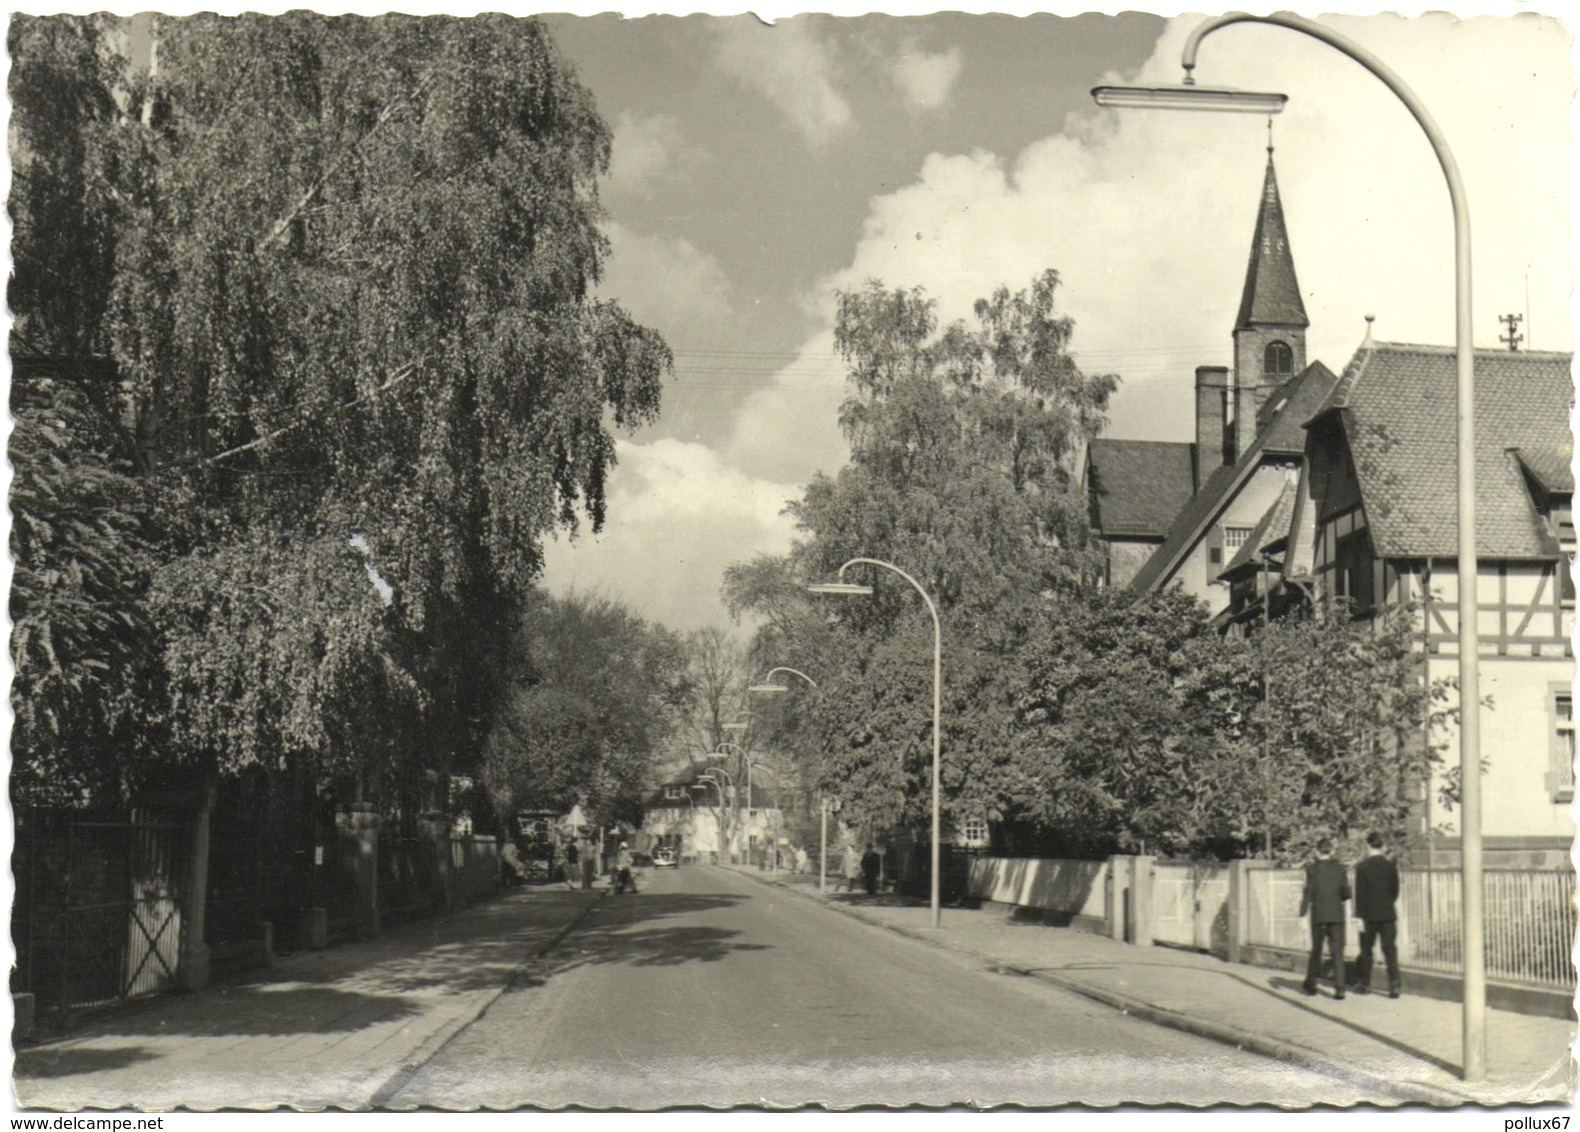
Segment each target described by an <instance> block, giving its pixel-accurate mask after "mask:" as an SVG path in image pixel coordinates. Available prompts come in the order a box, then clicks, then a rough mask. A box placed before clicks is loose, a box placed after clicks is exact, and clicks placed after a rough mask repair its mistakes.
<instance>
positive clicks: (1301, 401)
mask: <svg viewBox="0 0 1580 1132" xmlns="http://www.w3.org/2000/svg"><path fill="white" fill-rule="evenodd" d="M1338 380H1339V379H1338V377H1337V376H1335V375H1334V373H1333V371H1332V370H1330V369H1329V368H1328V367H1327V366H1325V365H1323V364H1322V363H1321V362H1312V363H1311V364H1310V365H1309V366H1307V367H1306V368H1305V369H1304V370H1303V371H1301V373H1300V375H1299V376H1298V377H1295V378H1294V379H1292V380H1290V381H1286V382H1285V383H1284V384H1283V385H1281V386H1279V387H1278V388H1277V389H1276V390H1274V391H1273V393H1272V395H1271V396H1269V397H1268V399H1267V404H1266V405H1264V406H1263V414H1264V415H1263V416H1261V418H1260V419H1261V420H1262V421H1263V422H1265V423H1263V424H1262V427H1261V431H1260V432H1259V433H1258V434H1257V443H1258V444H1260V445H1261V447H1262V450H1263V451H1264V452H1266V453H1267V454H1268V455H1285V456H1304V455H1305V454H1306V428H1305V425H1306V421H1308V420H1310V419H1311V415H1312V414H1313V413H1315V412H1316V411H1317V410H1318V409H1319V408H1321V407H1322V405H1323V403H1324V402H1326V401H1327V399H1328V396H1329V394H1331V393H1332V392H1333V387H1334V386H1335V385H1337V384H1338Z"/></svg>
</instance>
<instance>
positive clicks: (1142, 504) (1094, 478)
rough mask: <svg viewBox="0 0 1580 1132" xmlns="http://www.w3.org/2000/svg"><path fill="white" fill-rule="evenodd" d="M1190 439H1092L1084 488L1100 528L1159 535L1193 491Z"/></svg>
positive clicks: (1114, 533)
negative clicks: (1187, 440)
mask: <svg viewBox="0 0 1580 1132" xmlns="http://www.w3.org/2000/svg"><path fill="white" fill-rule="evenodd" d="M1192 447H1193V446H1192V445H1190V444H1183V443H1179V442H1176V441H1162V440H1101V439H1100V440H1094V441H1092V443H1091V446H1090V447H1089V448H1088V449H1087V453H1086V460H1087V472H1086V474H1087V490H1088V492H1089V493H1090V494H1091V498H1092V500H1093V505H1094V507H1095V508H1096V515H1095V518H1096V521H1097V527H1098V530H1099V532H1100V533H1101V534H1102V535H1104V536H1106V537H1109V538H1113V537H1123V536H1126V535H1129V536H1132V537H1136V536H1146V535H1152V536H1154V537H1157V538H1162V537H1163V536H1164V535H1165V534H1167V533H1168V529H1169V524H1170V523H1172V522H1173V521H1174V516H1176V515H1178V514H1179V511H1180V508H1181V507H1183V506H1185V503H1186V501H1188V500H1189V499H1190V496H1191V486H1192V483H1193V480H1194V476H1193V474H1192V470H1191V448H1192Z"/></svg>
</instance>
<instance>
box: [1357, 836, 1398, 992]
mask: <svg viewBox="0 0 1580 1132" xmlns="http://www.w3.org/2000/svg"><path fill="white" fill-rule="evenodd" d="M1398 900H1399V867H1398V866H1397V865H1395V864H1394V863H1393V861H1392V860H1391V859H1390V858H1389V857H1388V855H1387V854H1386V853H1384V852H1383V838H1382V834H1380V833H1377V832H1375V831H1374V832H1372V833H1369V834H1367V835H1366V859H1365V860H1364V861H1362V862H1361V863H1360V864H1358V865H1356V866H1355V915H1356V917H1357V918H1359V919H1360V921H1361V954H1360V962H1359V963H1358V964H1357V970H1356V972H1355V993H1356V994H1370V993H1371V991H1372V987H1371V981H1372V945H1373V944H1374V943H1376V942H1378V941H1379V940H1380V941H1381V942H1382V953H1383V963H1384V965H1385V966H1386V967H1387V968H1388V997H1389V998H1398V997H1399V984H1400V982H1401V980H1400V978H1399V946H1398V930H1399V913H1398V908H1397V904H1398Z"/></svg>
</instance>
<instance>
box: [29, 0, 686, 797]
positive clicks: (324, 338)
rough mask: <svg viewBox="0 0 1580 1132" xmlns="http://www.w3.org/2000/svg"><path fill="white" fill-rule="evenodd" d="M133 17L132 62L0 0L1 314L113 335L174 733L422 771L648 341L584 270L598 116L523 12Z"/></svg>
mask: <svg viewBox="0 0 1580 1132" xmlns="http://www.w3.org/2000/svg"><path fill="white" fill-rule="evenodd" d="M152 26H153V31H154V46H155V57H156V59H157V67H156V68H152V69H150V70H149V71H146V72H143V71H139V70H138V69H137V68H135V67H133V66H130V65H129V61H128V60H127V59H126V58H124V57H122V56H120V55H118V54H117V51H118V49H119V47H120V46H124V43H125V39H124V37H123V36H120V35H119V34H117V31H116V29H115V28H114V27H113V26H112V25H111V24H109V23H108V22H105V21H95V20H76V19H59V18H48V19H30V18H26V17H24V18H22V19H21V20H19V21H17V22H15V23H14V24H13V27H12V31H11V36H10V44H11V47H12V51H13V58H14V59H15V67H14V69H13V90H14V91H17V92H18V93H19V94H20V95H21V97H19V98H18V100H17V102H16V118H15V120H14V136H15V137H16V138H18V139H19V140H18V143H17V144H18V153H19V155H20V159H19V160H20V167H25V168H24V172H25V176H24V177H21V178H18V180H17V181H16V183H15V185H14V188H13V194H12V213H13V218H14V220H15V223H16V244H15V247H16V256H17V263H18V274H17V277H16V278H15V280H14V281H13V285H12V292H11V293H12V299H13V302H14V303H15V304H17V306H18V316H19V319H20V320H21V321H22V322H23V323H25V325H26V327H27V330H28V337H27V348H29V349H31V350H34V351H37V352H45V351H60V352H70V353H80V352H83V351H94V350H102V349H108V350H109V351H110V354H111V356H112V357H113V360H114V363H115V366H116V372H117V375H118V382H116V383H114V386H113V389H114V395H115V401H116V403H114V404H112V405H111V406H110V407H109V411H108V412H107V414H106V418H107V419H109V420H113V421H115V422H117V425H118V426H119V427H120V428H121V429H122V430H123V432H124V441H125V443H124V444H123V447H124V448H128V449H130V451H131V454H132V456H133V458H134V462H135V466H136V467H137V469H138V471H139V472H140V473H141V475H142V477H143V480H144V488H143V490H144V492H145V495H146V498H147V499H148V501H149V502H148V506H149V509H150V511H151V512H152V514H153V520H154V521H153V526H154V528H155V529H156V530H157V532H158V534H157V538H156V540H155V542H154V546H153V551H152V559H153V565H152V566H151V567H149V570H150V572H151V573H152V575H153V577H154V583H153V585H152V588H151V591H150V599H149V600H150V602H151V603H152V604H151V606H150V610H151V612H152V614H153V616H152V617H151V618H150V620H151V621H152V622H153V623H154V624H156V625H157V626H158V631H159V633H160V634H161V636H162V638H163V642H162V645H161V646H160V648H159V650H158V652H159V655H161V656H162V658H163V660H164V662H165V665H166V671H165V673H164V678H165V681H166V683H167V685H168V693H169V696H170V700H171V704H172V710H171V711H170V712H169V713H168V719H169V721H170V724H171V726H172V728H173V730H172V739H173V742H174V744H175V747H176V749H177V750H178V751H179V753H180V754H181V755H182V756H183V757H185V758H187V759H189V760H192V761H212V762H214V763H216V764H217V765H218V766H220V767H221V768H234V767H238V766H245V765H252V764H254V763H256V762H257V761H258V760H263V759H266V758H268V759H272V758H274V757H275V756H277V755H284V756H285V757H287V758H290V759H297V758H299V757H300V758H306V759H309V760H312V761H314V762H315V764H321V765H323V766H341V765H349V764H348V763H347V760H350V763H354V764H356V766H357V768H358V771H359V776H360V778H361V780H362V781H363V782H364V783H365V784H367V788H369V789H371V788H373V785H374V784H376V783H378V782H387V781H392V780H393V779H395V778H399V777H402V776H403V775H407V774H408V772H411V771H413V770H414V769H418V768H420V767H427V768H437V769H439V770H441V771H443V770H445V769H447V768H450V767H453V766H455V765H457V763H462V762H465V760H466V759H467V758H468V757H469V752H471V751H473V750H475V749H476V747H477V746H478V745H479V744H480V742H481V738H482V729H483V726H484V724H485V721H486V720H487V719H488V718H489V717H490V713H491V708H492V701H493V696H494V694H495V692H496V690H497V689H498V687H499V680H498V676H497V673H498V672H499V671H500V664H499V658H500V656H501V655H502V653H503V651H504V648H505V644H506V634H507V633H508V628H509V626H510V625H511V623H512V621H513V616H512V611H513V610H514V609H516V608H518V607H519V606H520V604H521V603H522V601H523V600H525V595H526V594H527V592H528V590H529V588H530V586H531V584H532V582H533V580H534V578H535V577H536V576H537V574H538V573H539V571H540V570H541V565H542V557H541V543H542V539H543V537H544V536H545V535H546V534H547V533H549V532H550V531H551V530H553V529H555V528H560V527H563V528H569V529H572V530H574V529H575V527H576V526H577V524H578V521H579V518H580V516H582V515H585V516H586V518H587V520H589V521H590V523H591V525H592V526H593V528H594V529H597V528H599V527H600V526H601V524H602V523H603V520H604V518H605V484H606V481H607V476H608V470H609V467H610V466H611V464H612V463H613V459H614V443H613V438H612V433H611V428H614V427H618V428H625V427H634V426H636V425H639V424H641V423H643V422H644V421H648V420H650V419H651V418H652V417H653V415H654V414H656V412H657V408H658V402H659V389H660V379H661V376H662V374H663V372H664V371H665V370H666V369H667V368H668V366H669V364H670V355H669V351H668V350H667V348H666V347H665V346H664V344H663V343H662V342H661V341H660V340H659V338H658V337H657V335H655V334H654V333H653V332H651V331H649V330H646V329H644V328H642V327H640V326H637V325H636V324H635V323H633V322H632V321H631V320H630V319H629V318H628V316H627V315H626V314H625V313H624V312H623V311H622V310H621V309H620V308H619V306H618V305H617V304H614V303H612V302H608V301H602V300H596V299H593V298H592V297H591V288H592V287H593V285H594V284H595V283H596V282H597V281H598V279H599V277H600V275H601V273H602V269H603V262H604V259H605V256H606V255H607V252H608V245H607V241H606V239H605V238H604V236H603V235H602V232H601V230H600V224H601V222H602V219H603V213H602V211H601V208H600V206H599V204H598V200H597V193H596V181H597V178H598V177H599V176H600V175H601V174H602V173H604V172H606V171H607V168H608V161H609V152H610V133H609V130H608V128H607V126H606V125H605V124H604V123H603V121H602V120H601V119H600V118H599V116H598V114H597V112H596V108H595V107H594V105H593V102H592V99H591V97H590V95H589V94H588V93H587V91H586V90H585V89H584V88H583V87H581V86H580V84H579V83H578V82H577V81H576V79H575V76H574V74H573V73H572V72H571V70H570V68H569V67H568V66H567V65H566V63H565V62H564V61H563V59H562V58H561V57H560V56H559V54H558V52H557V51H556V49H555V47H554V45H553V43H552V41H551V40H550V39H549V37H548V35H547V33H546V32H545V31H544V29H543V27H542V25H541V24H539V23H537V22H536V21H532V20H513V19H507V18H504V17H498V16H489V17H483V18H480V19H472V20H452V19H420V20H419V19H412V18H405V17H385V18H380V19H377V20H366V19H360V18H350V17H345V18H326V17H322V16H318V15H316V14H312V13H304V12H299V13H291V14H289V15H286V16H280V17H263V16H256V15H250V16H241V17H236V18H220V17H216V16H211V15H206V16H198V17H192V18H189V19H169V18H165V17H154V22H153V25H152ZM24 80H25V83H24ZM19 83H22V84H23V85H22V86H19V85H18V84H19ZM29 443H31V442H30V441H28V440H26V439H24V440H22V441H21V442H20V446H19V447H18V448H17V450H18V451H21V452H22V453H23V454H24V456H26V455H28V454H29V453H31V452H32V451H33V450H34V449H33V448H29V447H28V445H29ZM40 474H41V475H47V474H52V473H50V472H49V470H48V469H47V468H45V467H44V466H42V465H41V471H40ZM352 540H355V542H356V545H357V546H358V547H360V548H361V550H359V551H358V552H357V553H352V552H351V551H348V550H347V545H348V543H350V542H352ZM359 554H360V555H361V559H362V560H359V558H358V555H359ZM368 566H372V567H373V568H375V569H376V570H377V572H378V573H379V576H380V578H381V580H382V581H383V582H384V583H385V584H387V585H388V586H389V588H390V599H389V604H388V606H387V607H386V606H385V605H384V604H383V602H382V601H381V600H376V599H375V596H374V591H372V590H371V589H370V587H369V586H368V584H367V580H366V578H365V577H364V576H363V573H362V572H363V571H364V569H365V567H368ZM315 586H323V587H325V589H324V590H323V595H324V596H323V598H322V600H320V598H318V597H315V596H313V594H312V593H311V591H312V589H313V587H315ZM260 595H272V596H269V597H267V598H265V597H263V596H260ZM331 596H332V598H333V600H331ZM337 602H338V604H336V603H337ZM207 609H214V610H216V611H220V613H219V615H218V616H216V617H215V618H214V619H212V621H210V620H206V619H205V618H204V617H202V616H201V615H200V611H203V610H207ZM264 641H267V642H270V644H269V647H265V648H260V647H257V646H258V645H259V643H260V642H264ZM254 684H257V685H259V687H257V688H255V689H254V690H252V691H250V692H248V693H247V694H246V695H239V694H231V695H230V699H229V702H228V703H227V704H225V705H224V707H223V709H216V710H209V707H208V706H207V705H205V703H204V700H205V697H208V696H211V695H213V694H216V693H218V694H221V695H225V694H226V693H227V690H234V689H240V688H244V687H250V686H252V685H254ZM303 705H310V707H311V711H317V712H319V713H320V714H321V719H320V720H319V721H318V722H317V723H314V722H312V721H310V720H308V718H307V715H306V714H303V713H304V712H308V711H309V708H308V707H304V706H303ZM392 705H398V706H396V707H393V708H392ZM281 711H284V712H285V713H286V714H285V715H284V716H283V717H276V716H274V715H272V714H271V713H275V712H281ZM391 711H393V713H394V714H393V715H392V714H390V712H391ZM153 714H154V715H156V716H161V717H162V716H164V715H165V714H166V713H163V712H155V713H153ZM392 719H393V720H399V721H401V723H402V726H401V727H399V728H397V729H395V731H396V733H395V734H387V733H386V729H385V728H384V724H386V723H387V722H389V721H390V720H392ZM353 724H355V725H353ZM354 733H355V734H360V735H362V736H364V738H363V739H353V738H352V737H351V736H352V735H353V734H354ZM337 736H338V737H337Z"/></svg>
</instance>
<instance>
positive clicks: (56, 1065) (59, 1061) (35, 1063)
mask: <svg viewBox="0 0 1580 1132" xmlns="http://www.w3.org/2000/svg"><path fill="white" fill-rule="evenodd" d="M157 1056H159V1055H157V1054H153V1053H149V1052H148V1051H147V1050H145V1049H143V1048H141V1047H140V1046H122V1047H121V1048H119V1049H92V1048H78V1047H66V1048H61V1047H53V1046H41V1047H36V1048H33V1049H20V1050H17V1053H16V1061H15V1063H14V1064H13V1067H12V1074H13V1075H14V1076H15V1077H16V1078H17V1079H18V1080H24V1081H25V1080H34V1081H43V1080H49V1079H52V1078H56V1077H75V1076H77V1075H78V1074H79V1073H99V1072H102V1071H104V1070H106V1069H123V1068H125V1067H126V1066H128V1065H132V1064H134V1063H136V1062H139V1061H152V1060H153V1059H154V1058H155V1057H157Z"/></svg>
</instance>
